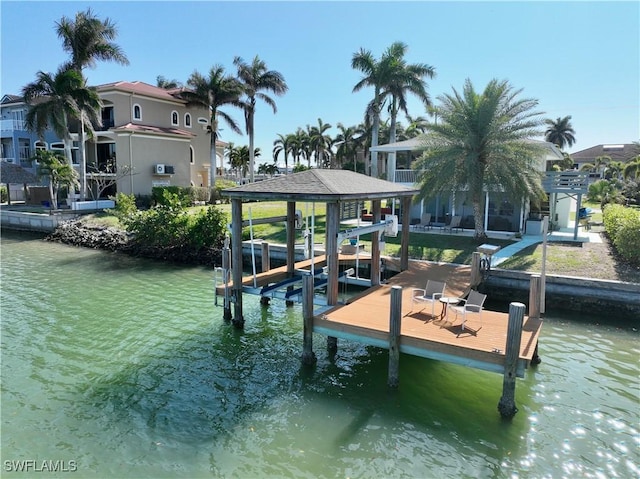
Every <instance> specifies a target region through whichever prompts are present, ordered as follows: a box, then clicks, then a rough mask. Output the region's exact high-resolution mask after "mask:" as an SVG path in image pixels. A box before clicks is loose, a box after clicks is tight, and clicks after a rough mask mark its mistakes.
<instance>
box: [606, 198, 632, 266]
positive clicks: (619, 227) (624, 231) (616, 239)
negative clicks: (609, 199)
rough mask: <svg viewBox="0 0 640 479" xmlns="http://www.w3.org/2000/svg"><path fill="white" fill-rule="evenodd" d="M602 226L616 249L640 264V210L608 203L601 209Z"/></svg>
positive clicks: (628, 259) (630, 260)
mask: <svg viewBox="0 0 640 479" xmlns="http://www.w3.org/2000/svg"><path fill="white" fill-rule="evenodd" d="M603 221H604V228H605V231H606V233H607V236H609V239H610V240H611V242H612V243H613V246H614V247H615V249H616V251H617V252H618V253H619V254H620V256H622V257H623V258H624V259H625V260H627V261H629V262H630V263H632V264H636V265H640V210H637V209H633V208H629V207H626V206H622V205H617V204H609V205H607V206H606V207H605V208H604V210H603Z"/></svg>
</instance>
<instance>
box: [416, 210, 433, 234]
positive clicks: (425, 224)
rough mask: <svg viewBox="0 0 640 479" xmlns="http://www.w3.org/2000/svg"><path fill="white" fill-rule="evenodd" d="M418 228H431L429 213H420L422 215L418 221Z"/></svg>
mask: <svg viewBox="0 0 640 479" xmlns="http://www.w3.org/2000/svg"><path fill="white" fill-rule="evenodd" d="M418 228H423V229H425V230H426V229H427V228H428V229H431V213H422V217H421V218H420V223H419V224H418Z"/></svg>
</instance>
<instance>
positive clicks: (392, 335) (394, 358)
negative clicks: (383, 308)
mask: <svg viewBox="0 0 640 479" xmlns="http://www.w3.org/2000/svg"><path fill="white" fill-rule="evenodd" d="M401 326H402V286H393V287H392V288H391V312H390V314H389V379H388V380H387V385H388V386H389V387H390V388H397V387H398V384H399V383H400V377H399V376H400V328H401Z"/></svg>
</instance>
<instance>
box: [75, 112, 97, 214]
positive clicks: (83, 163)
mask: <svg viewBox="0 0 640 479" xmlns="http://www.w3.org/2000/svg"><path fill="white" fill-rule="evenodd" d="M80 117H81V118H82V117H83V114H81V115H80ZM78 146H79V148H80V149H79V151H78V153H80V200H81V201H84V200H86V199H87V154H86V151H85V147H84V122H83V121H82V120H81V121H80V132H79V133H78ZM96 199H98V198H96Z"/></svg>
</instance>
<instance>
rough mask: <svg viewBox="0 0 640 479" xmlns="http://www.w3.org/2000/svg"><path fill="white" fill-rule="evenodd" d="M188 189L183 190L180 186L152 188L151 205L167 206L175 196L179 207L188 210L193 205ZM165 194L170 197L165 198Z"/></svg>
mask: <svg viewBox="0 0 640 479" xmlns="http://www.w3.org/2000/svg"><path fill="white" fill-rule="evenodd" d="M189 189H190V188H184V187H182V186H154V187H153V188H152V189H151V197H152V198H153V204H155V205H167V206H168V205H169V202H171V201H173V197H174V196H175V197H177V199H178V202H179V204H180V206H182V207H183V208H188V207H189V206H191V205H192V204H193V202H192V200H191V193H190V192H189ZM166 193H169V194H170V196H167V195H166Z"/></svg>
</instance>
